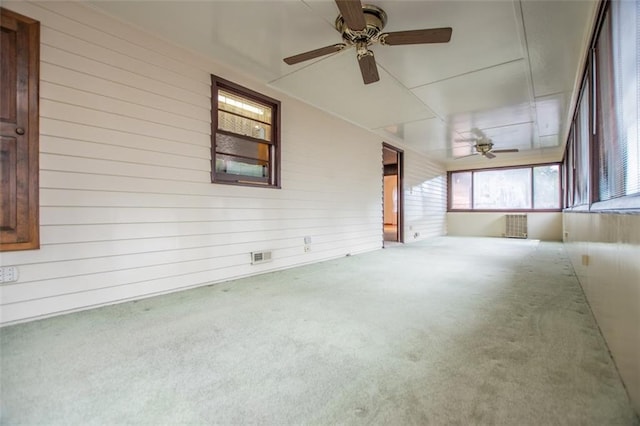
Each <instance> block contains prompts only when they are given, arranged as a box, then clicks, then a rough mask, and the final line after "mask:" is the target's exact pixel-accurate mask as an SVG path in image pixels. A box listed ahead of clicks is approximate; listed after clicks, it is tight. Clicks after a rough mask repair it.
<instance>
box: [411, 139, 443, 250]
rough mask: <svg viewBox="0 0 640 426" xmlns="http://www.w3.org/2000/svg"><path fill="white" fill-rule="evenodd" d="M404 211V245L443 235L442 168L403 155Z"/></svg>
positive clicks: (420, 159)
mask: <svg viewBox="0 0 640 426" xmlns="http://www.w3.org/2000/svg"><path fill="white" fill-rule="evenodd" d="M404 211H405V220H404V235H405V242H411V241H417V240H422V239H425V238H429V237H434V236H439V235H444V234H446V211H447V179H446V171H445V168H444V166H442V165H439V164H438V163H435V162H433V161H431V160H429V159H428V158H426V157H424V156H422V155H419V154H416V153H411V152H409V153H407V154H405V178H404ZM416 233H418V235H417V236H416Z"/></svg>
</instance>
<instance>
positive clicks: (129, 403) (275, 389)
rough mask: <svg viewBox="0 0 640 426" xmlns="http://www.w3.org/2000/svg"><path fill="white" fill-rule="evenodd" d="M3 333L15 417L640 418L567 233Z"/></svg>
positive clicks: (321, 271) (482, 242)
mask: <svg viewBox="0 0 640 426" xmlns="http://www.w3.org/2000/svg"><path fill="white" fill-rule="evenodd" d="M0 345H1V351H2V352H1V361H0V367H1V370H0V385H1V389H0V397H1V405H0V409H1V412H0V419H1V422H2V423H3V424H12V425H13V424H30V425H49V424H65V425H72V424H76V425H89V424H96V425H115V424H153V425H157V424H265V425H289V424H292V425H293V424H314V425H333V424H354V425H359V424H367V425H369V424H385V425H473V424H478V425H556V424H557V425H637V424H638V418H637V417H636V415H635V414H634V413H633V411H632V409H631V407H630V404H629V401H628V398H627V395H626V393H625V390H624V388H623V385H622V383H621V381H620V378H619V376H618V373H617V371H616V368H615V366H614V363H613V362H612V359H611V357H610V355H609V353H608V351H607V347H606V345H605V343H604V341H603V339H602V336H601V334H600V333H599V331H598V328H597V325H596V323H595V321H594V318H593V316H592V314H591V312H590V310H589V306H588V305H587V303H586V301H585V298H584V295H583V293H582V290H581V288H580V286H579V284H578V282H577V280H576V277H575V275H574V272H573V270H572V268H571V266H570V264H569V262H568V260H567V257H566V254H565V252H564V249H563V246H562V244H560V243H538V242H537V241H528V240H508V239H482V238H455V237H442V238H435V239H432V240H428V241H425V242H420V243H415V244H409V245H404V246H394V247H392V248H388V249H384V250H379V251H376V252H371V253H367V254H362V255H358V256H351V257H345V258H342V259H337V260H333V261H328V262H323V263H320V264H315V265H310V266H305V267H301V268H295V269H289V270H286V271H281V272H276V273H270V274H266V275H262V276H256V277H252V278H247V279H242V280H238V281H233V282H227V283H222V284H218V285H212V286H208V287H203V288H199V289H195V290H190V291H184V292H181V293H175V294H171V295H166V296H160V297H155V298H150V299H146V300H141V301H138V302H132V303H124V304H120V305H115V306H110V307H104V308H100V309H94V310H89V311H85V312H80V313H75V314H70V315H64V316H59V317H55V318H50V319H45V320H41V321H34V322H31V323H26V324H21V325H16V326H10V327H5V328H3V329H1V330H0Z"/></svg>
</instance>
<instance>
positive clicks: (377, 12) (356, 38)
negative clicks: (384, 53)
mask: <svg viewBox="0 0 640 426" xmlns="http://www.w3.org/2000/svg"><path fill="white" fill-rule="evenodd" d="M362 12H363V13H364V20H365V22H366V24H367V25H366V27H365V29H364V30H362V31H354V30H352V29H350V28H349V27H347V25H346V24H345V22H344V18H343V17H342V15H338V17H337V18H336V23H335V26H336V30H338V32H339V33H341V34H342V39H343V40H344V41H345V43H347V44H349V45H356V46H357V47H360V46H362V45H364V46H365V47H366V46H369V45H370V44H371V43H374V42H376V41H378V37H379V36H380V33H381V32H382V29H383V28H384V26H385V25H386V24H387V14H386V13H385V11H384V10H382V9H380V8H379V7H376V6H372V5H369V4H365V5H363V6H362Z"/></svg>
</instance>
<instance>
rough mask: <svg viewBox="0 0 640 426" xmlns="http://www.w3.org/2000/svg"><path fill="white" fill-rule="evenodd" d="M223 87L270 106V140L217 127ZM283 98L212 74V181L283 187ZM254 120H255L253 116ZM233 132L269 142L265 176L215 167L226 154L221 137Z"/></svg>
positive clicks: (251, 140)
mask: <svg viewBox="0 0 640 426" xmlns="http://www.w3.org/2000/svg"><path fill="white" fill-rule="evenodd" d="M220 90H223V91H225V92H229V93H231V94H233V95H235V96H238V97H241V98H244V99H247V100H249V101H251V102H255V103H258V104H261V105H264V106H265V107H267V108H270V109H271V121H270V122H269V123H266V122H265V123H263V124H267V125H269V126H271V135H270V138H269V140H265V139H258V138H254V137H251V136H249V135H244V134H240V133H235V132H231V131H228V130H224V129H220V128H218V111H219V108H218V93H219V91H220ZM280 115H281V105H280V101H279V100H277V99H273V98H271V97H269V96H266V95H263V94H261V93H258V92H256V91H253V90H251V89H248V88H246V87H243V86H241V85H239V84H236V83H233V82H231V81H229V80H225V79H223V78H221V77H218V76H215V75H213V74H212V75H211V182H213V183H219V184H225V185H239V186H252V187H260V188H281V184H280V163H281V158H280ZM254 121H255V120H254ZM220 136H230V137H232V138H236V139H237V140H241V141H243V142H248V143H256V144H258V143H260V144H265V145H268V150H269V160H268V166H267V167H268V176H267V178H266V179H262V178H255V177H252V176H245V175H238V174H230V173H224V172H220V171H217V170H216V164H217V161H216V160H217V159H218V157H221V156H222V155H223V154H222V153H220V152H218V149H217V146H218V138H219V137H220Z"/></svg>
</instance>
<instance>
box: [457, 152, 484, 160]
mask: <svg viewBox="0 0 640 426" xmlns="http://www.w3.org/2000/svg"><path fill="white" fill-rule="evenodd" d="M475 155H478V153H477V152H474V153H473V154H468V155H462V156H460V157H454V160H459V159H461V158H467V157H473V156H475Z"/></svg>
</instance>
